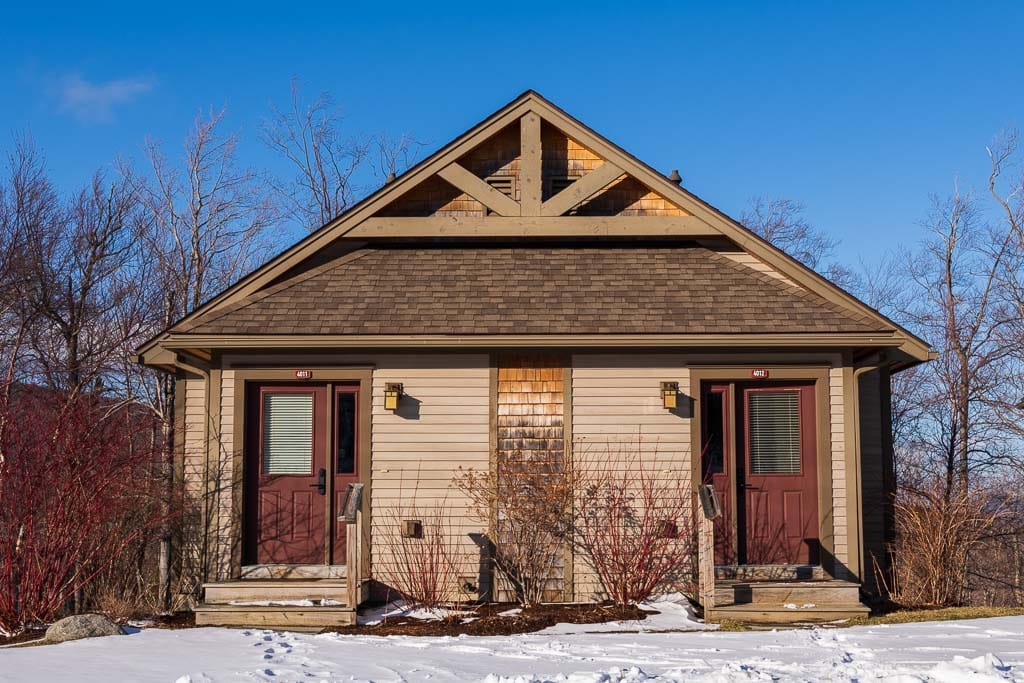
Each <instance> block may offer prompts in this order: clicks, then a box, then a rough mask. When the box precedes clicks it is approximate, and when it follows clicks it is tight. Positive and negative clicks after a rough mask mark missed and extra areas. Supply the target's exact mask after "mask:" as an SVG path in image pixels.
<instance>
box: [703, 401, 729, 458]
mask: <svg viewBox="0 0 1024 683" xmlns="http://www.w3.org/2000/svg"><path fill="white" fill-rule="evenodd" d="M723 401H724V394H723V393H722V392H720V391H714V392H708V394H707V399H706V400H705V410H706V411H707V428H706V431H705V432H704V453H703V459H704V475H705V476H707V475H709V474H722V473H723V472H725V411H724V410H723V409H722V408H723V405H722V403H723Z"/></svg>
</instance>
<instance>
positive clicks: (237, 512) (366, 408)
mask: <svg viewBox="0 0 1024 683" xmlns="http://www.w3.org/2000/svg"><path fill="white" fill-rule="evenodd" d="M297 367H301V369H303V370H311V371H312V373H313V377H312V379H310V380H308V382H309V383H310V384H323V383H336V382H351V383H358V384H359V403H358V410H359V425H358V429H359V436H358V443H359V457H358V459H357V462H356V468H357V470H359V471H361V472H362V474H361V475H360V481H361V483H362V484H363V504H362V512H363V515H364V518H365V519H369V518H370V514H369V510H370V499H371V494H372V482H371V477H370V467H371V463H372V454H371V453H370V447H371V443H372V440H371V433H370V430H371V425H372V420H371V417H372V412H373V369H374V368H373V366H372V365H354V366H339V365H333V366H308V365H299V366H291V367H288V368H282V367H281V366H279V365H278V366H271V367H247V368H239V369H235V370H233V372H234V390H235V396H234V399H235V402H234V415H235V420H234V425H233V426H232V439H233V440H232V450H233V452H232V453H231V459H232V463H233V465H234V469H233V471H234V473H235V474H234V477H233V480H232V486H233V487H234V489H235V494H236V496H235V500H236V501H237V503H238V504H237V505H235V509H234V514H233V515H232V522H231V535H232V538H235V539H238V543H237V549H238V550H237V552H236V553H233V556H234V557H235V558H237V559H236V560H235V561H234V562H233V564H234V566H233V567H232V568H231V570H232V571H231V574H232V576H233V577H234V578H239V577H240V576H241V572H242V561H243V560H242V558H243V557H244V556H245V553H244V549H243V548H242V545H243V543H244V538H245V502H244V501H245V495H244V491H243V490H244V482H245V480H246V476H247V474H246V464H245V450H244V449H245V436H246V434H245V430H246V427H247V424H248V422H247V420H246V415H245V405H246V404H245V395H246V388H247V384H249V383H262V382H296V383H298V382H302V381H303V380H296V379H295V369H296V368H297ZM219 393H220V392H219V390H218V395H219ZM329 422H330V421H328V423H329ZM369 541H370V539H369V537H368V536H364V538H363V540H362V542H363V545H364V548H363V550H364V553H365V554H364V555H363V557H369V547H368V546H369ZM324 559H325V561H327V562H325V563H326V564H329V560H330V558H329V557H325V558H324Z"/></svg>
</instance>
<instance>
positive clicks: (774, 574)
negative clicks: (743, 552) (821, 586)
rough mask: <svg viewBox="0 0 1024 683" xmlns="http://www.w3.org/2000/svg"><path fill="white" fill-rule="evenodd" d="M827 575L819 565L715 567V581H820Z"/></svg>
mask: <svg viewBox="0 0 1024 683" xmlns="http://www.w3.org/2000/svg"><path fill="white" fill-rule="evenodd" d="M827 578H828V575H827V574H825V570H824V569H822V567H821V565H812V564H741V565H715V580H716V581H730V580H735V581H801V580H807V579H813V580H816V581H822V580H824V579H827Z"/></svg>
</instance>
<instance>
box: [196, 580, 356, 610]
mask: <svg viewBox="0 0 1024 683" xmlns="http://www.w3.org/2000/svg"><path fill="white" fill-rule="evenodd" d="M203 594H204V596H205V599H206V604H208V605H225V604H230V603H233V602H271V601H294V600H313V601H315V602H321V601H324V600H329V601H332V602H334V603H341V604H346V603H347V602H348V585H347V584H346V582H345V580H344V579H341V580H339V579H305V580H303V579H280V580H276V581H275V580H256V579H243V580H241V581H218V582H216V583H204V584H203Z"/></svg>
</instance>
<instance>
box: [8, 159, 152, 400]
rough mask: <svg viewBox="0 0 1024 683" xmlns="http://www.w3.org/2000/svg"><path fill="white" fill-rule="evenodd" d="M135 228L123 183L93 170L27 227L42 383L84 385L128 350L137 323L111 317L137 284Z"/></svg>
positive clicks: (30, 300) (94, 382)
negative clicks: (46, 216)
mask: <svg viewBox="0 0 1024 683" xmlns="http://www.w3.org/2000/svg"><path fill="white" fill-rule="evenodd" d="M142 227H143V226H142V223H141V220H140V216H139V215H138V212H137V211H136V210H135V203H134V198H133V196H132V191H131V187H130V184H129V182H128V181H127V180H126V179H124V178H119V179H115V180H114V181H108V180H107V178H106V176H105V174H104V173H102V172H97V173H96V174H95V175H94V176H93V178H92V181H91V183H90V184H89V185H88V186H87V187H86V188H85V189H83V190H82V191H80V192H79V193H78V194H76V195H74V196H73V197H72V198H71V199H70V200H69V202H68V203H67V205H66V206H62V207H60V209H59V210H58V211H56V212H54V215H53V218H52V220H50V221H48V222H47V223H45V224H43V223H38V224H36V225H34V226H31V227H30V228H28V231H27V235H26V255H27V267H26V271H27V276H28V280H29V281H28V287H27V290H26V300H25V301H26V304H27V305H28V306H30V307H31V309H32V310H31V315H32V319H33V321H34V324H33V325H32V326H31V327H30V340H31V346H32V348H33V350H34V351H35V362H36V364H37V365H38V368H39V371H40V372H41V373H42V376H43V378H45V380H46V381H47V384H48V385H49V386H52V387H55V388H59V389H63V390H65V391H66V392H68V393H69V394H72V395H73V394H76V393H78V392H80V391H82V390H83V389H84V390H92V389H94V388H96V387H97V386H101V385H102V382H103V378H104V376H105V375H108V374H109V373H110V372H111V371H112V370H114V369H115V367H117V365H118V362H117V359H118V357H119V356H121V357H123V356H125V355H127V354H128V353H129V352H130V351H129V350H128V349H127V348H126V342H127V341H128V340H130V339H133V338H135V336H136V335H137V334H138V331H139V330H140V329H141V328H142V326H143V324H144V321H143V320H141V319H134V320H131V321H129V322H130V324H129V325H123V324H120V321H119V320H117V317H118V312H119V310H120V309H121V308H122V307H123V306H125V305H126V304H127V305H129V306H132V304H131V301H130V300H131V299H132V298H133V297H135V296H136V295H137V293H138V292H139V291H140V289H141V288H140V286H139V285H138V284H137V282H138V278H137V275H138V267H139V262H138V256H139V249H138V247H139V241H140V237H141V235H142ZM132 307H133V308H134V306H132Z"/></svg>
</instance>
